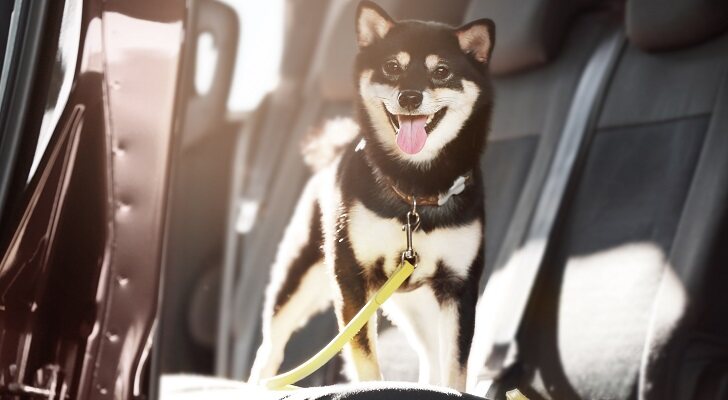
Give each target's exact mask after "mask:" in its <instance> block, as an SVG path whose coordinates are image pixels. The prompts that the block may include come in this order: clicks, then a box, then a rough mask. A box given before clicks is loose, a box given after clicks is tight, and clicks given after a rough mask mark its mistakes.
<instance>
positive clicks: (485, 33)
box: [356, 1, 495, 165]
mask: <svg viewBox="0 0 728 400" xmlns="http://www.w3.org/2000/svg"><path fill="white" fill-rule="evenodd" d="M356 31H357V40H358V44H359V54H358V55H357V62H356V76H357V78H358V88H359V95H360V99H361V103H362V111H363V112H364V114H365V115H366V117H367V118H368V122H369V123H370V124H371V128H372V129H371V130H370V129H364V132H365V135H367V136H372V137H367V139H368V140H376V141H377V142H378V144H379V145H380V147H381V148H382V149H384V150H385V151H386V152H387V153H389V154H390V155H392V156H394V157H396V158H398V159H400V160H402V161H406V162H409V163H414V164H419V165H428V164H429V163H430V162H431V161H433V160H434V159H435V158H437V157H438V155H440V154H441V152H442V150H443V149H444V148H445V147H446V146H448V144H449V143H451V142H453V141H455V140H456V138H458V137H459V136H460V135H465V134H478V135H482V136H485V131H484V130H483V129H485V127H482V128H483V129H481V130H480V131H479V132H469V133H465V132H464V131H466V129H464V127H466V125H467V124H469V123H470V121H471V120H472V119H473V118H471V117H472V116H473V115H474V114H477V113H478V112H479V111H483V110H479V109H481V108H484V107H488V111H489V107H490V104H491V90H490V82H489V78H488V62H489V60H490V56H491V52H492V50H493V44H494V39H495V36H494V35H495V25H494V23H493V21H491V20H488V19H481V20H477V21H474V22H471V23H469V24H466V25H464V26H462V27H460V28H452V27H449V26H446V25H443V24H439V23H433V22H422V21H395V20H393V19H392V18H391V17H389V16H388V15H387V14H386V13H385V12H384V10H382V9H381V8H380V7H379V6H377V5H376V4H374V3H372V2H369V1H363V2H362V3H361V4H360V5H359V9H358V12H357V17H356ZM488 114H489V112H488ZM487 118H489V115H488V116H487ZM468 142H469V143H471V144H476V143H481V144H482V142H483V141H482V140H468ZM481 147H482V146H481ZM479 150H480V149H478V151H479Z"/></svg>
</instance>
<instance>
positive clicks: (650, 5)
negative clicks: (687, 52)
mask: <svg viewBox="0 0 728 400" xmlns="http://www.w3.org/2000/svg"><path fill="white" fill-rule="evenodd" d="M626 17H627V37H629V40H630V42H632V43H633V44H635V45H636V46H637V47H639V48H641V49H643V50H647V51H659V50H671V49H676V48H680V47H685V46H690V45H694V44H698V43H701V42H703V41H705V40H708V39H710V38H711V37H713V36H716V35H717V34H719V33H721V32H723V31H725V30H726V28H728V1H726V0H628V1H627V16H626Z"/></svg>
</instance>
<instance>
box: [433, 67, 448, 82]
mask: <svg viewBox="0 0 728 400" xmlns="http://www.w3.org/2000/svg"><path fill="white" fill-rule="evenodd" d="M432 77H433V78H435V79H437V80H438V81H443V80H445V79H447V78H449V77H450V69H448V68H447V67H446V66H444V65H440V66H439V67H437V68H435V70H434V71H432Z"/></svg>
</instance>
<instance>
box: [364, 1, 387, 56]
mask: <svg viewBox="0 0 728 400" xmlns="http://www.w3.org/2000/svg"><path fill="white" fill-rule="evenodd" d="M394 24H395V22H394V20H393V19H392V18H391V17H390V16H389V15H387V13H386V12H384V10H382V8H381V7H379V6H378V5H376V4H374V3H373V2H371V1H366V0H365V1H362V2H361V3H359V7H358V8H357V11H356V39H357V42H358V43H359V47H360V48H364V47H367V46H369V45H371V44H372V43H374V42H375V41H376V40H379V39H381V38H383V37H384V36H386V35H387V32H389V30H390V29H392V27H393V26H394Z"/></svg>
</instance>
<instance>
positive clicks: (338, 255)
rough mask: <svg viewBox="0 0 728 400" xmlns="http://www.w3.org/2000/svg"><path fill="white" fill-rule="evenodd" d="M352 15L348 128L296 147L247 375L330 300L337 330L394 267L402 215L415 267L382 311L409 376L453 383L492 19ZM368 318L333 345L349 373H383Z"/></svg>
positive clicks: (472, 301) (485, 115) (488, 99)
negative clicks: (413, 361) (353, 98)
mask: <svg viewBox="0 0 728 400" xmlns="http://www.w3.org/2000/svg"><path fill="white" fill-rule="evenodd" d="M355 23H356V33H357V42H358V46H359V52H358V54H357V57H356V63H355V79H356V84H357V86H358V98H357V111H358V123H355V122H354V121H352V120H335V121H332V122H330V123H328V124H327V125H326V126H325V127H324V129H323V130H322V132H321V133H320V134H319V136H318V137H316V138H314V139H312V140H311V141H310V142H309V143H308V144H307V145H306V146H305V150H304V153H305V154H304V156H305V158H306V160H307V162H308V164H310V165H312V166H313V167H314V174H313V176H312V177H311V178H310V180H309V181H308V183H307V184H306V186H305V188H304V190H303V193H302V195H301V198H300V200H299V202H298V205H297V206H296V209H295V211H294V214H293V217H292V219H291V221H290V223H289V225H288V227H287V229H286V232H285V234H284V237H283V240H282V242H281V243H280V247H279V249H278V253H277V255H276V260H275V262H274V265H273V267H272V280H271V283H270V285H269V286H268V289H267V291H266V298H265V305H264V314H263V342H262V344H261V346H260V348H259V349H258V351H257V354H256V358H255V361H254V363H253V368H252V371H251V376H250V380H251V381H254V382H257V381H258V380H260V379H263V378H267V377H270V376H273V375H274V374H275V373H276V372H277V370H278V368H279V366H280V364H281V362H282V360H283V353H284V348H285V345H286V342H287V341H288V339H289V338H290V336H291V334H292V333H293V332H294V331H295V330H296V329H297V328H298V327H300V326H301V325H303V324H305V323H306V322H307V320H308V319H309V318H310V317H311V316H312V315H314V314H315V313H316V312H318V311H321V310H324V309H326V308H327V307H328V306H329V305H330V304H331V302H332V301H333V304H334V309H335V312H336V316H337V320H338V324H339V327H340V328H343V327H344V326H345V325H346V324H347V323H348V322H349V321H350V320H351V319H352V318H353V317H354V315H356V313H357V312H358V311H359V310H360V309H361V308H362V306H364V305H365V303H366V302H367V301H368V299H369V298H370V296H371V295H372V294H373V293H374V292H375V291H376V290H377V289H378V288H379V287H381V285H382V284H383V283H384V282H385V281H386V279H387V278H388V277H389V276H390V275H391V274H392V272H393V271H394V270H395V269H396V268H397V267H398V266H399V264H400V262H401V258H402V253H403V251H404V250H406V236H405V233H404V232H403V224H405V223H406V216H407V214H408V212H413V211H414V212H416V213H417V214H418V216H419V221H418V222H419V223H418V224H417V226H413V229H415V231H414V233H413V234H412V242H413V249H414V251H415V252H416V254H417V258H416V263H417V265H416V269H415V271H414V273H413V274H412V275H411V276H410V277H409V278H408V279H407V280H406V281H405V282H404V284H403V285H402V287H401V288H400V289H399V290H398V291H397V292H396V293H395V294H394V295H393V296H392V297H391V298H390V300H389V301H388V302H387V303H385V305H384V306H383V309H384V314H385V315H386V316H387V317H388V318H389V319H391V320H392V322H393V323H394V324H395V325H397V326H398V328H400V329H402V330H403V331H404V333H405V334H406V335H407V338H408V340H409V341H410V343H412V345H413V347H414V348H415V350H416V351H417V352H418V355H419V360H420V378H419V379H420V382H423V383H429V384H438V385H444V386H449V387H452V388H454V389H459V390H461V391H463V390H464V389H465V384H466V382H465V379H466V365H467V359H468V355H469V352H470V346H471V341H472V337H473V330H474V325H475V305H476V301H477V298H478V284H479V281H480V276H481V274H482V271H483V264H484V241H483V237H484V228H485V215H484V214H485V213H484V188H483V184H482V176H481V172H480V168H479V160H480V157H481V154H482V152H483V150H484V147H485V144H486V139H487V134H488V131H489V126H490V119H491V110H492V106H493V94H492V87H491V83H490V77H489V72H488V70H489V67H488V66H489V62H490V58H491V53H492V50H493V45H494V41H495V24H494V23H493V21H491V20H489V19H481V20H477V21H474V22H471V23H469V24H466V25H464V26H461V27H459V28H453V27H450V26H447V25H444V24H440V23H435V22H423V21H414V20H406V21H395V20H394V19H392V18H391V17H390V16H389V15H387V13H386V12H385V11H384V10H383V9H381V8H380V7H379V6H378V5H376V4H374V3H372V2H369V1H363V2H361V3H360V4H359V7H358V9H357V14H356V21H355ZM352 45H353V44H352ZM413 223H414V222H413ZM376 326H377V321H376V316H375V317H373V318H372V319H371V320H370V321H369V322H368V323H367V324H366V325H365V327H364V328H363V329H362V330H361V331H360V332H359V333H358V334H357V335H356V337H355V338H354V340H352V342H351V343H349V344H348V345H347V346H346V347H345V349H344V356H345V359H346V366H347V371H348V373H349V376H350V377H351V378H352V379H353V380H358V381H365V380H380V379H382V374H381V372H380V367H379V363H378V360H377V349H376V336H377V328H376Z"/></svg>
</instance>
